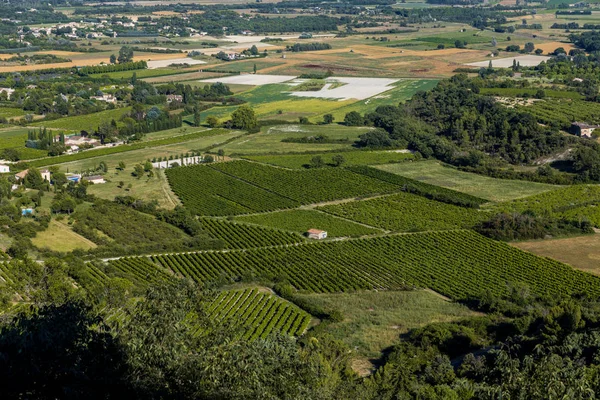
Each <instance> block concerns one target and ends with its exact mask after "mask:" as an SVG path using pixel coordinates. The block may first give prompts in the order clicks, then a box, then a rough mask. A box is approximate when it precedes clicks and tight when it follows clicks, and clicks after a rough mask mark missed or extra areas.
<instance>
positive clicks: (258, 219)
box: [236, 210, 381, 237]
mask: <svg viewBox="0 0 600 400" xmlns="http://www.w3.org/2000/svg"><path fill="white" fill-rule="evenodd" d="M236 221H241V222H248V223H251V224H258V225H264V226H270V227H273V228H278V229H284V230H288V231H294V232H298V233H305V232H306V231H307V230H309V229H311V228H315V229H322V230H325V231H327V236H328V237H343V236H362V235H370V234H375V233H381V230H379V229H374V228H370V227H368V226H364V225H360V224H357V223H354V222H352V221H347V220H345V219H342V218H337V217H334V216H332V215H329V214H326V213H322V212H319V211H315V210H289V211H277V212H272V213H267V214H257V215H247V216H242V217H237V218H236Z"/></svg>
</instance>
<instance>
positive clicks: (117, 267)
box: [92, 257, 169, 287]
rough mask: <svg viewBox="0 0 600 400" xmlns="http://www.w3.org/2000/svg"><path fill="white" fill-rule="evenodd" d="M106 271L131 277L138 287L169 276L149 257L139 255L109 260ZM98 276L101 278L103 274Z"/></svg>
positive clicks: (110, 273)
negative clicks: (149, 259) (139, 256)
mask: <svg viewBox="0 0 600 400" xmlns="http://www.w3.org/2000/svg"><path fill="white" fill-rule="evenodd" d="M105 272H106V275H110V276H118V277H121V278H126V279H129V280H130V281H131V282H133V284H134V285H136V286H138V287H144V286H147V285H149V284H156V283H161V282H163V281H165V280H167V279H168V278H169V275H168V274H167V273H166V272H164V271H163V270H161V269H160V268H157V267H156V265H155V264H153V263H151V262H150V261H148V259H147V258H138V257H124V258H119V259H117V260H111V261H109V262H108V265H107V266H106V269H105ZM92 273H94V272H92ZM98 278H101V276H99V277H98Z"/></svg>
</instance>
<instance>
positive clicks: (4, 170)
mask: <svg viewBox="0 0 600 400" xmlns="http://www.w3.org/2000/svg"><path fill="white" fill-rule="evenodd" d="M7 172H10V167H9V166H8V165H0V174H5V173H7Z"/></svg>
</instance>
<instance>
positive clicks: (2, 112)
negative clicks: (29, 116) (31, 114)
mask: <svg viewBox="0 0 600 400" xmlns="http://www.w3.org/2000/svg"><path fill="white" fill-rule="evenodd" d="M23 115H25V111H23V110H21V109H20V108H13V107H0V118H6V119H10V118H16V117H22V116H23Z"/></svg>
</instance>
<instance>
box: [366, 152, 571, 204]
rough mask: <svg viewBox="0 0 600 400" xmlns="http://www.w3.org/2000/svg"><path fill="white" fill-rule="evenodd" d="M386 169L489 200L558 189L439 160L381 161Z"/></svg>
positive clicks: (515, 197)
mask: <svg viewBox="0 0 600 400" xmlns="http://www.w3.org/2000/svg"><path fill="white" fill-rule="evenodd" d="M377 168H378V169H381V170H383V171H387V172H391V173H394V174H398V175H402V176H405V177H407V178H412V179H415V180H418V181H422V182H425V183H429V184H432V185H436V186H442V187H445V188H448V189H452V190H456V191H459V192H463V193H466V194H470V195H472V196H477V197H481V198H484V199H487V200H490V201H508V200H513V199H518V198H522V197H527V196H531V195H534V194H538V193H542V192H547V191H549V190H553V189H557V188H558V187H559V186H555V185H547V184H544V183H535V182H526V181H515V180H507V179H496V178H489V177H485V176H482V175H477V174H473V173H469V172H462V171H458V170H456V169H454V168H449V167H445V166H443V165H442V164H441V163H439V162H438V161H424V162H418V163H402V164H390V165H381V166H378V167H377Z"/></svg>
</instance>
